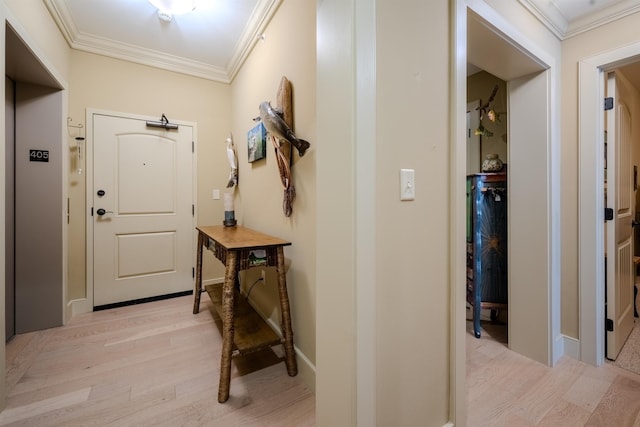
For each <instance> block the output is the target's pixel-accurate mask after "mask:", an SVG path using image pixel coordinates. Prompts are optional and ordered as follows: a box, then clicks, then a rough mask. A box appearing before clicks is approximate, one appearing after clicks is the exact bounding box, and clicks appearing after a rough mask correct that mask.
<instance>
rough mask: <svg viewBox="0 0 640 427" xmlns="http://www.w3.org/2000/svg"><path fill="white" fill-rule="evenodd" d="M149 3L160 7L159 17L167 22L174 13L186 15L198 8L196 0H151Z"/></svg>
mask: <svg viewBox="0 0 640 427" xmlns="http://www.w3.org/2000/svg"><path fill="white" fill-rule="evenodd" d="M149 3H151V4H152V5H153V7H155V8H156V9H158V17H159V18H160V19H161V20H163V21H165V22H169V21H171V20H172V19H173V15H184V14H185V13H189V12H193V11H194V10H195V8H196V2H195V0H149Z"/></svg>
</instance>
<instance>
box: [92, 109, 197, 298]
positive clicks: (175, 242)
mask: <svg viewBox="0 0 640 427" xmlns="http://www.w3.org/2000/svg"><path fill="white" fill-rule="evenodd" d="M92 119H93V189H92V190H91V191H93V217H92V218H91V219H92V221H93V260H94V261H93V262H94V268H93V274H94V277H93V283H94V302H93V304H94V307H95V306H102V305H107V304H113V303H118V302H123V301H131V300H137V299H141V298H149V297H154V296H159V295H167V294H172V293H177V292H182V291H187V290H190V289H191V287H192V286H191V285H192V280H193V279H192V277H193V276H192V269H193V266H194V255H193V254H194V252H193V251H194V248H195V245H194V242H193V236H194V231H193V230H194V226H195V224H194V213H193V161H194V159H193V157H194V155H193V152H192V141H193V136H192V135H193V128H192V127H191V126H183V125H180V126H179V127H178V129H177V130H175V129H173V130H169V129H162V128H156V127H148V126H147V124H146V121H145V120H142V119H139V118H132V117H116V116H110V115H104V114H98V113H95V114H93V118H92Z"/></svg>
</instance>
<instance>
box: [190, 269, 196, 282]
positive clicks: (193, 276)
mask: <svg viewBox="0 0 640 427" xmlns="http://www.w3.org/2000/svg"><path fill="white" fill-rule="evenodd" d="M195 277H196V268H195V267H191V278H192V279H195Z"/></svg>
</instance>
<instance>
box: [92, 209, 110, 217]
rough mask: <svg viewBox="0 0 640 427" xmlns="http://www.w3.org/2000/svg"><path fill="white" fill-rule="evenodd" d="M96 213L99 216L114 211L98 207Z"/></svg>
mask: <svg viewBox="0 0 640 427" xmlns="http://www.w3.org/2000/svg"><path fill="white" fill-rule="evenodd" d="M96 213H97V214H98V216H102V215H104V214H106V213H113V212H112V211H107V210H104V209H102V208H100V209H98V210H97V211H96Z"/></svg>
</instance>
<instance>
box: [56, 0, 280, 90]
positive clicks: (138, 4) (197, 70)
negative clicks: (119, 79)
mask: <svg viewBox="0 0 640 427" xmlns="http://www.w3.org/2000/svg"><path fill="white" fill-rule="evenodd" d="M43 1H44V3H45V4H46V6H47V8H48V9H49V12H50V13H51V15H52V17H53V18H54V20H55V21H56V23H57V24H58V27H59V28H60V30H61V32H62V34H63V36H64V37H65V39H66V40H67V42H68V43H69V45H70V46H71V47H72V48H74V49H79V50H83V51H87V52H93V53H97V54H101V55H106V56H110V57H115V58H119V59H123V60H127V61H132V62H137V63H142V64H145V65H150V66H153V67H159V68H163V69H167V70H172V71H177V72H180V73H184V74H189V75H192V76H196V77H202V78H206V79H210V80H215V81H220V82H224V83H229V82H230V81H231V80H233V77H234V76H235V74H236V73H237V72H238V70H239V69H240V67H241V66H242V63H243V62H244V60H245V59H246V57H247V55H248V54H249V52H250V51H251V48H252V47H253V46H254V44H255V43H256V41H257V40H259V39H260V37H261V36H263V34H262V32H263V31H264V30H265V28H266V26H267V24H268V23H269V20H270V19H271V17H272V16H273V15H274V14H275V12H276V10H277V8H278V6H279V5H280V3H281V2H282V0H196V9H195V10H194V11H193V12H191V13H188V14H185V15H180V16H174V17H173V20H172V21H171V22H164V21H162V20H160V19H159V17H158V14H157V10H156V8H155V7H153V6H152V5H151V4H150V3H149V2H148V1H147V0H43Z"/></svg>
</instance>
